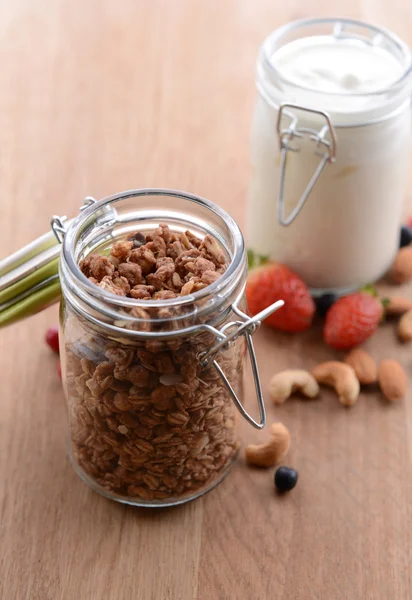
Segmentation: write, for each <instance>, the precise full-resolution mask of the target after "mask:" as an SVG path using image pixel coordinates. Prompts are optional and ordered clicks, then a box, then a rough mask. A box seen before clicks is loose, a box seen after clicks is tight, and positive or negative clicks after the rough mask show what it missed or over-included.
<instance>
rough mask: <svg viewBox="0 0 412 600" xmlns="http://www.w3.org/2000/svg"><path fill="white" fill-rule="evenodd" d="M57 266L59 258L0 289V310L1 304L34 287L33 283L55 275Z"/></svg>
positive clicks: (35, 283) (36, 283)
mask: <svg viewBox="0 0 412 600" xmlns="http://www.w3.org/2000/svg"><path fill="white" fill-rule="evenodd" d="M58 267H59V259H58V258H55V259H54V260H52V261H51V262H50V263H48V264H47V265H44V266H43V267H40V268H39V269H37V271H34V273H30V275H27V276H26V277H25V278H24V279H22V280H21V281H17V282H16V283H14V284H12V285H10V286H9V287H7V288H6V289H5V290H3V291H1V292H0V310H1V305H2V304H5V303H6V302H9V301H10V300H12V299H13V298H15V297H16V296H20V295H21V294H23V293H24V292H26V291H27V290H29V289H30V288H32V287H34V286H35V285H38V284H39V283H40V282H42V281H44V280H46V279H49V278H50V277H53V275H56V274H57V273H58Z"/></svg>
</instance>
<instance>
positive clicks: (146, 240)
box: [66, 224, 245, 503]
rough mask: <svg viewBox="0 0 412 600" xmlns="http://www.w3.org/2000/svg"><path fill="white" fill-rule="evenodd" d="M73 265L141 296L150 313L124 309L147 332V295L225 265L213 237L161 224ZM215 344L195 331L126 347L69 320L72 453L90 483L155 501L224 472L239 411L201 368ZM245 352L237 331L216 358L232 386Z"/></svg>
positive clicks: (196, 285) (206, 277) (182, 285)
mask: <svg viewBox="0 0 412 600" xmlns="http://www.w3.org/2000/svg"><path fill="white" fill-rule="evenodd" d="M80 267H81V269H82V271H83V273H84V274H85V275H86V277H88V278H89V279H90V280H91V281H92V282H93V283H94V284H95V285H98V286H100V287H102V288H104V289H106V290H107V291H110V292H112V293H114V294H116V295H122V296H127V297H131V298H135V299H138V300H144V301H145V302H147V304H148V310H147V311H146V310H144V309H143V308H141V307H135V308H133V309H132V311H131V314H133V315H134V316H136V317H139V318H141V319H143V320H146V321H147V328H148V329H147V330H150V329H152V328H153V327H154V325H153V323H152V321H151V318H150V315H149V312H148V311H149V307H150V300H152V299H154V300H156V299H162V298H163V299H168V298H176V297H178V296H183V295H186V294H191V293H193V292H194V291H197V290H199V289H203V288H204V287H206V286H207V285H210V283H212V282H214V281H216V280H217V279H218V277H219V276H220V275H221V274H222V273H223V272H224V271H225V268H226V264H225V256H224V253H223V251H222V250H221V248H220V246H219V244H218V243H217V242H216V240H215V239H214V238H212V237H211V236H206V237H205V238H204V239H203V240H200V239H199V238H197V237H196V236H195V235H194V234H192V233H191V232H189V231H186V232H185V233H174V232H172V231H171V230H170V229H169V227H168V226H167V225H163V224H162V225H160V226H159V227H158V228H157V229H156V230H155V231H153V232H152V233H151V234H148V235H146V236H145V235H144V234H142V233H140V232H139V233H136V234H133V235H132V236H129V238H128V239H127V240H123V241H120V242H117V243H116V244H114V246H113V247H112V248H111V253H110V258H107V257H105V256H100V255H97V254H93V255H91V256H89V257H87V258H85V259H84V260H83V261H82V262H81V263H80ZM161 310H166V311H167V310H169V309H161ZM159 312H160V311H159ZM170 314H173V313H166V314H165V316H170ZM69 318H70V316H67V315H66V319H69ZM73 318H77V317H74V316H73ZM79 326H81V335H79ZM213 342H214V337H213V336H212V335H211V334H210V333H208V332H201V333H197V334H195V335H191V336H187V337H186V338H177V339H171V340H170V341H166V340H162V338H161V335H159V339H155V340H153V339H147V340H146V341H144V340H142V341H140V340H139V341H137V342H133V344H131V343H130V342H128V341H127V340H122V341H120V340H117V341H114V340H113V339H109V338H108V337H106V336H104V335H102V334H96V333H91V330H90V329H88V328H87V326H86V324H80V323H76V335H75V339H73V340H71V339H70V335H68V336H67V340H66V348H67V365H66V373H67V375H66V383H67V395H68V399H69V418H70V436H71V447H72V456H73V459H74V461H75V462H76V463H77V464H78V465H79V466H80V468H81V469H82V470H83V471H84V472H85V473H86V474H87V475H88V476H89V478H91V479H92V480H93V482H94V484H95V485H97V486H99V487H100V488H103V489H105V490H107V491H108V492H109V493H111V494H113V495H115V496H120V497H123V498H126V499H131V500H133V499H134V500H135V501H138V502H140V501H143V503H144V502H145V501H146V502H147V501H151V502H153V501H159V503H161V501H164V500H169V501H170V500H171V499H174V498H182V497H184V496H189V497H190V496H192V495H196V493H199V492H201V491H202V490H207V489H208V488H209V487H210V486H211V485H212V484H213V482H214V481H215V480H217V479H218V478H219V477H220V475H221V474H222V473H223V472H224V471H225V469H226V468H227V467H228V465H229V464H230V463H231V462H232V460H233V458H234V456H235V454H236V452H237V450H238V446H239V444H238V438H237V432H236V427H235V424H236V409H235V406H234V404H233V402H232V399H231V398H230V396H229V393H228V392H227V390H226V388H225V386H224V384H223V382H222V380H221V379H220V377H219V375H218V373H217V371H216V370H215V369H214V368H213V367H212V368H207V369H203V368H202V367H201V366H200V363H199V354H200V353H201V352H204V351H206V350H207V349H209V348H210V347H211V345H212V344H213ZM244 351H245V347H244V341H243V338H238V340H236V342H235V343H234V344H233V345H232V347H231V348H230V349H229V350H228V351H227V352H220V353H219V355H218V356H217V360H218V362H219V364H220V365H221V367H222V368H223V369H224V371H225V373H226V375H227V376H228V378H229V381H230V383H231V385H232V387H233V388H234V389H235V391H236V392H237V393H240V388H241V379H242V367H243V358H244Z"/></svg>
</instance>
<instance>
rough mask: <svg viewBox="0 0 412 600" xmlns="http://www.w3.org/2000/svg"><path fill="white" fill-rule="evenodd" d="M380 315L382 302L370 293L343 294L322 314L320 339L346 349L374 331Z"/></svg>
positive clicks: (381, 314) (365, 338)
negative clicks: (322, 325)
mask: <svg viewBox="0 0 412 600" xmlns="http://www.w3.org/2000/svg"><path fill="white" fill-rule="evenodd" d="M382 316H383V306H382V303H381V302H380V300H379V299H378V298H376V297H374V296H372V295H371V294H369V293H365V292H356V293H355V294H350V295H349V296H344V297H343V298H339V300H337V301H336V302H335V304H334V305H333V306H332V307H331V308H330V309H329V311H328V314H327V315H326V320H325V325H324V328H323V339H324V340H325V342H326V343H327V344H328V345H329V346H331V347H332V348H335V350H350V349H351V348H354V347H355V346H359V345H360V344H362V342H364V341H365V340H367V339H368V338H369V337H370V336H371V335H372V334H373V333H375V330H376V329H377V327H378V325H379V323H380V321H381V319H382Z"/></svg>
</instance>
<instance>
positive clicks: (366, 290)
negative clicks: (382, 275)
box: [360, 283, 379, 298]
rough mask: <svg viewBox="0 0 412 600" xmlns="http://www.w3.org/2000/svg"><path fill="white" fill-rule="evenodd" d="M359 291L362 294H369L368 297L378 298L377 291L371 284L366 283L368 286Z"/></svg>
mask: <svg viewBox="0 0 412 600" xmlns="http://www.w3.org/2000/svg"><path fill="white" fill-rule="evenodd" d="M360 291H361V292H362V293H363V294H369V295H370V296H373V297H374V298H378V296H379V294H378V290H377V289H376V287H375V286H374V285H373V284H372V283H368V285H365V286H364V287H363V288H361V289H360Z"/></svg>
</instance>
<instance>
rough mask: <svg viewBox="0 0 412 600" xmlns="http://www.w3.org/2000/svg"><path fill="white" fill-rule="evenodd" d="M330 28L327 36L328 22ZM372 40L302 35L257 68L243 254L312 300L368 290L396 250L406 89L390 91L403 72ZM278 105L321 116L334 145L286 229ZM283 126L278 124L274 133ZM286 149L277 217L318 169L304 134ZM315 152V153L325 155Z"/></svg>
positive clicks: (381, 43)
mask: <svg viewBox="0 0 412 600" xmlns="http://www.w3.org/2000/svg"><path fill="white" fill-rule="evenodd" d="M341 22H342V21H341ZM348 23H349V22H348ZM330 24H331V27H330V29H332V31H333V28H335V31H336V21H333V20H330ZM303 29H304V28H303ZM365 30H366V31H369V29H368V27H367V26H365ZM372 34H373V35H372V37H371V38H370V39H372V38H373V41H372V42H371V41H368V40H362V39H358V37H354V36H351V35H349V34H348V33H347V30H346V31H345V37H341V36H339V35H338V36H336V35H332V34H328V35H314V36H309V37H306V36H305V37H302V38H300V39H296V40H294V41H292V42H289V43H287V44H286V45H284V46H282V47H280V48H276V49H275V50H274V52H273V53H272V54H270V55H268V50H269V51H270V43H269V42H270V38H269V42H268V41H267V42H266V43H265V45H264V46H263V50H262V55H261V60H260V63H259V65H258V72H259V81H258V85H259V88H260V91H261V94H260V96H259V98H258V102H257V106H256V110H255V115H254V123H253V132H252V166H253V175H252V184H251V194H250V201H249V210H248V231H247V239H248V246H249V247H251V248H253V249H254V250H255V251H256V252H258V253H261V254H269V255H270V257H271V258H272V259H274V260H278V261H280V262H283V263H285V264H288V265H289V266H290V267H291V268H292V269H294V270H295V271H296V272H297V273H298V274H300V275H301V277H302V278H303V279H304V280H305V281H306V282H307V284H308V285H309V286H310V287H311V288H313V289H314V290H318V291H319V292H321V291H324V290H332V289H333V290H338V291H344V290H347V289H352V288H356V287H359V286H361V285H363V284H365V283H368V282H370V281H375V280H376V279H377V278H379V277H380V276H381V275H382V274H383V273H384V271H385V270H386V269H387V268H388V267H389V266H390V264H391V262H392V260H393V258H394V256H395V253H396V251H397V248H398V241H399V226H400V222H401V215H402V203H403V196H404V190H405V180H406V173H407V165H408V158H409V156H408V148H409V138H410V108H409V96H408V95H409V94H410V89H409V86H410V81H409V78H407V79H406V80H405V82H404V84H403V85H397V86H396V85H394V84H395V83H396V82H398V81H399V80H400V79H401V78H402V76H403V74H404V72H405V64H404V62H402V60H401V58H402V56H401V55H400V54H398V55H396V52H395V51H394V49H393V48H392V46H391V44H390V43H389V42H391V40H392V39H391V38H390V37H389V42H388V41H387V38H386V37H385V36H386V34H385V32H383V33H380V34H378V35H376V30H375V29H373V30H372ZM401 44H402V43H401ZM402 49H403V50H404V51H405V56H406V53H407V52H408V51H407V49H406V50H405V48H404V47H403V46H402ZM407 58H408V57H407V56H406V58H405V60H407ZM409 60H410V57H409ZM273 67H274V68H273ZM283 102H292V103H295V104H299V105H303V106H304V107H309V108H315V109H318V110H322V111H327V112H328V114H329V116H330V118H331V120H332V123H333V125H334V126H335V131H336V136H337V154H336V161H335V162H334V163H328V164H327V166H326V167H325V169H324V171H323V173H322V174H321V176H320V178H319V179H318V181H317V183H316V184H315V186H314V188H313V190H312V192H311V193H310V195H309V197H308V200H307V202H306V204H305V205H304V206H303V209H302V210H301V212H300V213H299V215H298V216H297V217H296V219H295V220H294V221H293V222H292V223H291V224H290V225H289V226H284V225H281V224H280V223H279V221H278V217H277V205H278V198H279V189H280V176H281V153H280V146H279V138H278V135H277V133H276V121H277V116H278V110H277V107H278V106H279V105H280V104H281V103H283ZM292 112H293V113H294V114H295V116H297V117H298V125H297V126H298V128H301V127H306V128H310V129H314V130H316V131H318V130H320V129H321V128H322V126H323V125H324V123H325V121H324V120H322V118H321V117H319V116H318V115H313V114H311V113H308V112H302V111H298V110H296V109H293V110H292ZM370 121H372V124H368V125H363V124H364V123H365V122H370ZM374 121H376V122H374ZM287 126H288V121H287V120H284V119H282V128H283V129H284V128H287ZM327 139H329V140H330V139H331V138H330V136H329V137H327ZM291 145H293V147H298V148H299V149H300V151H299V152H291V151H288V153H287V162H286V171H285V190H284V212H285V214H286V216H287V215H288V214H290V213H291V212H292V210H293V208H294V207H295V206H296V204H297V202H298V201H299V198H300V197H301V195H302V193H303V191H304V190H305V188H306V186H307V184H308V182H309V181H310V179H311V177H312V175H313V173H314V171H315V169H316V167H317V165H318V164H319V161H320V160H321V158H320V157H319V156H318V155H316V154H315V151H316V150H317V148H316V145H315V143H314V142H313V141H310V140H309V136H308V135H307V134H305V135H304V137H303V138H301V139H294V140H292V142H291ZM318 151H319V152H320V154H324V152H325V151H326V148H325V147H324V146H320V147H319V148H318Z"/></svg>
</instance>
